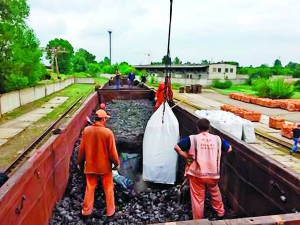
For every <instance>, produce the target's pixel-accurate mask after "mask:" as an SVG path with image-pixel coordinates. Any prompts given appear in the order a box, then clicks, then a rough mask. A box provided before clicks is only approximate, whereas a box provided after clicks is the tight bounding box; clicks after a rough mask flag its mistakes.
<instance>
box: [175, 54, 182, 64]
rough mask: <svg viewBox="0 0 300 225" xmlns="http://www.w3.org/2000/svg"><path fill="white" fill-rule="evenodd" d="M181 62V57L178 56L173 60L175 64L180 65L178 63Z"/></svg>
mask: <svg viewBox="0 0 300 225" xmlns="http://www.w3.org/2000/svg"><path fill="white" fill-rule="evenodd" d="M180 62H181V61H180V59H179V58H178V57H177V56H176V57H175V59H174V61H173V64H175V65H178V64H180Z"/></svg>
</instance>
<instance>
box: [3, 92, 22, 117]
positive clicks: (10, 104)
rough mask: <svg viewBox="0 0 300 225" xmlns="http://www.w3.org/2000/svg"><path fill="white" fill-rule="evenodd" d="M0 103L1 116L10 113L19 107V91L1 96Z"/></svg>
mask: <svg viewBox="0 0 300 225" xmlns="http://www.w3.org/2000/svg"><path fill="white" fill-rule="evenodd" d="M0 103H1V114H4V113H7V112H9V111H12V110H14V109H16V108H18V107H20V105H21V103H20V94H19V91H13V92H9V93H6V94H3V95H1V99H0Z"/></svg>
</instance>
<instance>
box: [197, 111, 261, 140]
mask: <svg viewBox="0 0 300 225" xmlns="http://www.w3.org/2000/svg"><path fill="white" fill-rule="evenodd" d="M195 114H196V115H197V116H198V117H200V118H206V119H208V120H209V121H210V123H211V124H212V125H213V126H214V127H215V128H217V129H222V130H224V131H226V132H228V133H230V134H232V135H233V136H235V137H236V138H238V139H240V140H244V141H245V142H247V143H254V142H255V141H256V137H255V131H254V124H253V123H252V122H251V121H249V120H246V119H243V118H241V117H239V116H236V115H234V114H233V113H231V112H226V111H223V110H196V112H195Z"/></svg>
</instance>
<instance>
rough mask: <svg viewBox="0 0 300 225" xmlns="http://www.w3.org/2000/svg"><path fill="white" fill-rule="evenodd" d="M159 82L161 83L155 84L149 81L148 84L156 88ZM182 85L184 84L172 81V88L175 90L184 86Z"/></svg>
mask: <svg viewBox="0 0 300 225" xmlns="http://www.w3.org/2000/svg"><path fill="white" fill-rule="evenodd" d="M159 84H160V83H159V82H156V83H154V84H151V83H150V82H147V86H149V87H154V88H157V87H158V85H159ZM182 86H184V85H183V84H179V83H172V89H173V90H179V87H182Z"/></svg>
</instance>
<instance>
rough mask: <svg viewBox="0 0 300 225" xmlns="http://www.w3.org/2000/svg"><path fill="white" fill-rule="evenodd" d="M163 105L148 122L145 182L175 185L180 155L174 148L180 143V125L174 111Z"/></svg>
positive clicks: (144, 149) (144, 142) (144, 144)
mask: <svg viewBox="0 0 300 225" xmlns="http://www.w3.org/2000/svg"><path fill="white" fill-rule="evenodd" d="M163 107H164V106H163V104H161V106H160V107H159V108H158V109H157V110H156V111H155V113H154V114H153V115H152V116H151V118H150V120H149V121H148V124H147V127H146V130H145V134H144V140H143V180H144V181H150V182H154V183H163V184H174V183H175V181H176V173H177V159H178V155H177V153H176V152H175V150H174V146H175V145H176V144H177V143H178V142H179V138H180V136H179V123H178V120H177V118H176V117H175V115H174V113H173V111H172V109H171V108H170V106H169V105H168V103H166V104H165V114H164V123H162V117H163Z"/></svg>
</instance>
